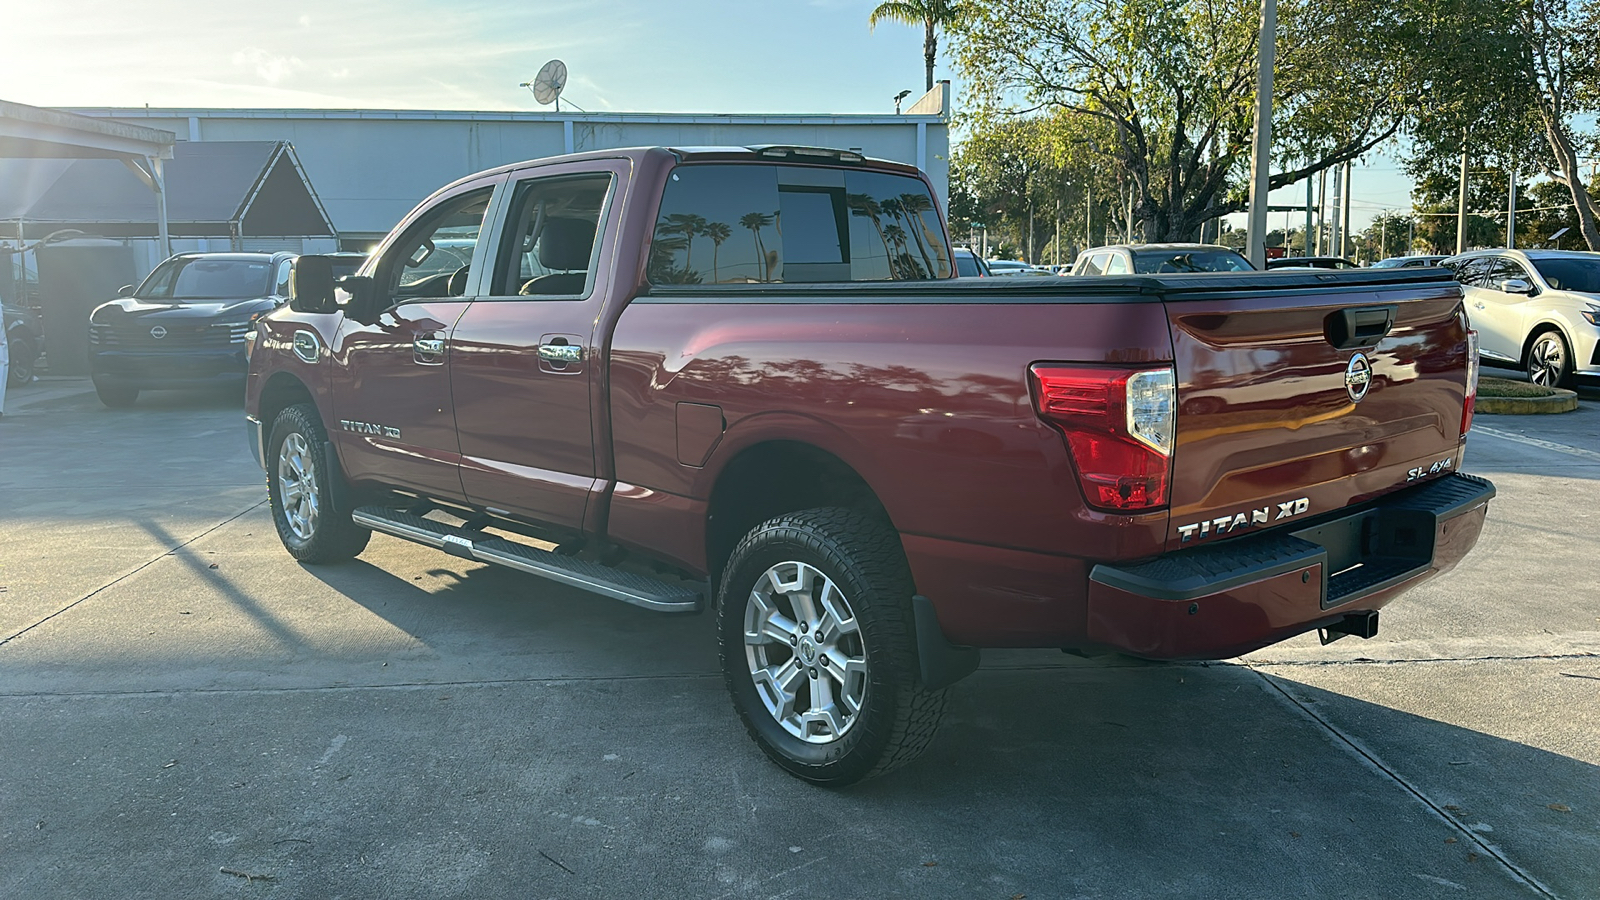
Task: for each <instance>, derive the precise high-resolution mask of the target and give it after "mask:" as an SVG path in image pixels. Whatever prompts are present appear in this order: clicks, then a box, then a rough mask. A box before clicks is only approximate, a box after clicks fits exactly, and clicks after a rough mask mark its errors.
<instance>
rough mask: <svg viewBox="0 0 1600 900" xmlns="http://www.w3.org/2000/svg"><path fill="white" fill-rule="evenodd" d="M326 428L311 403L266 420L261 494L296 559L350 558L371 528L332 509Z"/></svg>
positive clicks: (363, 545)
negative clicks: (269, 424)
mask: <svg viewBox="0 0 1600 900" xmlns="http://www.w3.org/2000/svg"><path fill="white" fill-rule="evenodd" d="M327 440H328V433H327V432H326V431H324V430H323V428H322V421H321V419H320V418H319V417H318V416H317V410H316V407H314V406H312V405H310V404H309V403H302V404H300V405H298V406H291V407H289V408H288V409H285V410H284V411H283V412H280V413H278V417H277V418H276V419H274V420H273V423H272V436H271V437H270V438H269V439H268V440H267V497H268V499H269V500H270V502H271V506H272V524H273V525H275V526H276V527H277V529H278V538H279V539H280V540H282V541H283V546H284V547H285V548H286V549H288V551H289V554H290V555H291V556H293V557H294V558H295V559H298V560H300V561H301V562H307V563H329V562H340V561H342V560H346V559H351V558H353V557H354V556H355V555H356V554H358V553H360V552H361V551H362V550H364V549H366V546H367V541H368V540H370V539H371V538H372V532H370V531H368V530H367V529H365V528H362V527H361V526H359V525H357V524H355V523H354V522H352V521H350V511H349V510H336V509H334V508H333V504H332V503H331V502H329V501H330V499H331V498H332V496H333V491H332V488H331V486H330V483H329V480H328V475H329V471H330V469H329V464H330V462H329V460H328V458H327V454H326V449H325V448H326V446H327Z"/></svg>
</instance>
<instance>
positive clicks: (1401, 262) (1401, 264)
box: [1372, 255, 1445, 269]
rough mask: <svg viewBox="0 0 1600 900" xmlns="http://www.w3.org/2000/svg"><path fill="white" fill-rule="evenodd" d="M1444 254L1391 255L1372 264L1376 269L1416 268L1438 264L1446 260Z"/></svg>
mask: <svg viewBox="0 0 1600 900" xmlns="http://www.w3.org/2000/svg"><path fill="white" fill-rule="evenodd" d="M1444 259H1445V258H1444V257H1443V256H1433V255H1428V256H1391V257H1389V258H1388V259H1380V260H1378V261H1377V262H1375V263H1373V264H1372V267H1373V268H1374V269H1414V268H1417V267H1419V266H1437V265H1438V264H1439V263H1441V262H1444Z"/></svg>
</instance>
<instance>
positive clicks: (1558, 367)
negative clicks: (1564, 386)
mask: <svg viewBox="0 0 1600 900" xmlns="http://www.w3.org/2000/svg"><path fill="white" fill-rule="evenodd" d="M1566 368H1567V348H1566V345H1565V344H1563V343H1562V342H1561V338H1560V337H1559V336H1557V335H1556V334H1554V333H1552V332H1546V333H1545V334H1543V335H1541V336H1540V338H1539V339H1538V340H1537V341H1535V342H1534V344H1533V347H1532V348H1531V349H1530V350H1529V351H1528V380H1529V381H1532V382H1533V383H1534V384H1538V385H1543V386H1544V387H1555V386H1556V384H1557V383H1558V382H1559V381H1560V380H1561V377H1562V376H1563V375H1564V374H1566Z"/></svg>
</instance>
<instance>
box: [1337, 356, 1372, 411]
mask: <svg viewBox="0 0 1600 900" xmlns="http://www.w3.org/2000/svg"><path fill="white" fill-rule="evenodd" d="M1370 387H1372V363H1371V362H1369V361H1368V360H1367V355H1366V354H1365V353H1357V354H1356V355H1355V356H1352V357H1350V364H1349V365H1347V366H1345V367H1344V392H1345V393H1346V394H1349V395H1350V402H1351V403H1360V402H1361V398H1362V397H1365V396H1366V395H1367V388H1370Z"/></svg>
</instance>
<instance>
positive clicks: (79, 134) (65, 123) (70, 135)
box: [0, 100, 177, 159]
mask: <svg viewBox="0 0 1600 900" xmlns="http://www.w3.org/2000/svg"><path fill="white" fill-rule="evenodd" d="M176 140H177V135H174V134H173V133H172V132H170V131H161V130H160V129H156V128H146V127H144V126H143V125H129V124H127V123H125V122H111V121H107V120H105V119H101V118H91V117H89V116H80V115H76V114H74V113H70V112H62V111H61V110H58V109H41V108H39V107H37V106H27V105H25V104H22V103H12V102H11V101H9V100H0V157H11V158H34V159H128V158H133V157H141V158H143V157H155V158H159V159H171V158H172V145H173V143H174V142H175V141H176Z"/></svg>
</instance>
